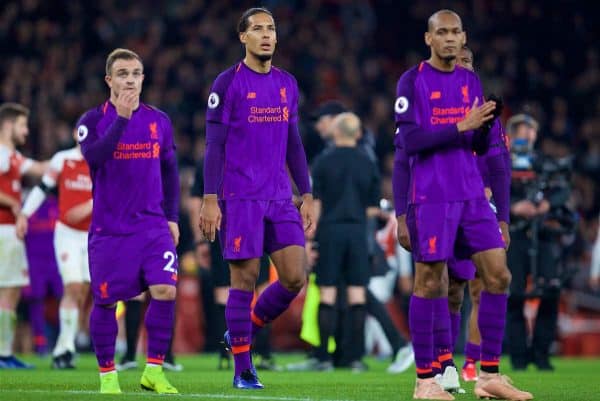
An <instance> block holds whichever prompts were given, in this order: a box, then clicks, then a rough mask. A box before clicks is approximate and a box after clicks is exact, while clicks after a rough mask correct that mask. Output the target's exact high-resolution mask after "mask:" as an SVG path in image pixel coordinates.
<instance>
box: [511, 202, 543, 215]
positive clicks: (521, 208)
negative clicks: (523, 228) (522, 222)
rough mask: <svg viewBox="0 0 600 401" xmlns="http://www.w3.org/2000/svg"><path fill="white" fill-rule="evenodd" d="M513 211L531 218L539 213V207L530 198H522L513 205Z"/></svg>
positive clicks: (515, 213)
mask: <svg viewBox="0 0 600 401" xmlns="http://www.w3.org/2000/svg"><path fill="white" fill-rule="evenodd" d="M511 210H512V213H513V214H514V215H516V216H520V217H524V218H526V219H530V218H532V217H533V216H535V215H536V213H537V208H536V207H535V205H534V204H533V202H531V201H529V200H522V201H518V202H516V203H515V204H514V205H512V206H511Z"/></svg>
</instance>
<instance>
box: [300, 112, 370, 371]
mask: <svg viewBox="0 0 600 401" xmlns="http://www.w3.org/2000/svg"><path fill="white" fill-rule="evenodd" d="M332 125H333V141H334V144H335V146H334V147H331V148H328V149H326V150H324V151H323V153H321V154H320V155H319V156H318V157H317V158H316V160H315V162H314V164H313V170H312V178H313V191H314V196H315V198H316V199H317V210H318V211H319V213H318V215H319V216H320V218H319V224H318V226H317V227H318V228H317V234H316V240H317V242H318V244H319V260H318V262H317V265H316V267H315V273H316V283H317V285H318V286H319V289H320V295H321V303H320V304H319V329H320V335H321V345H320V346H319V348H318V349H317V352H316V357H317V359H318V360H319V363H318V364H317V366H316V367H315V368H316V369H317V370H332V369H333V363H332V360H331V355H330V354H329V353H328V352H327V344H328V339H329V337H330V336H331V335H333V331H334V329H335V327H336V322H335V319H336V316H337V313H336V312H335V309H334V308H335V303H336V298H337V288H338V285H339V284H340V283H344V284H345V285H346V286H347V299H348V306H349V311H350V321H351V325H352V331H351V332H352V340H351V344H352V350H351V352H350V355H351V357H350V359H351V368H352V369H354V370H356V371H361V370H363V369H364V367H363V364H362V362H361V358H362V356H363V353H364V325H365V314H366V310H365V309H366V308H365V302H366V290H365V288H366V285H367V282H368V280H369V261H368V253H367V237H366V230H367V225H366V222H367V215H368V214H375V213H377V210H378V209H377V205H378V204H379V195H380V184H379V183H380V179H379V171H378V169H377V166H376V165H375V163H373V162H372V161H371V160H370V159H369V158H368V157H367V156H366V155H365V153H364V152H362V151H360V150H359V149H358V148H357V147H356V144H357V141H358V139H359V138H360V136H361V124H360V120H359V118H358V117H357V116H356V115H355V114H354V113H341V114H339V115H338V116H336V117H335V119H334V120H333V123H332Z"/></svg>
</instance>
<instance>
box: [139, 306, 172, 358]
mask: <svg viewBox="0 0 600 401" xmlns="http://www.w3.org/2000/svg"><path fill="white" fill-rule="evenodd" d="M174 321H175V301H173V300H171V301H160V300H158V299H151V300H150V304H149V305H148V309H147V310H146V318H145V323H146V332H147V333H148V359H147V362H148V363H152V364H155V365H162V364H163V361H164V359H165V355H166V353H167V350H168V349H169V342H170V341H171V336H172V335H173V323H174Z"/></svg>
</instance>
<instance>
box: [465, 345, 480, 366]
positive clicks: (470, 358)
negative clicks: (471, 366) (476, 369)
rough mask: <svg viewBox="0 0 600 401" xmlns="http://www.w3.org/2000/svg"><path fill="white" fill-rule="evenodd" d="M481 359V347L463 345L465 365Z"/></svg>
mask: <svg viewBox="0 0 600 401" xmlns="http://www.w3.org/2000/svg"><path fill="white" fill-rule="evenodd" d="M479 359H481V346H479V344H473V343H472V342H468V343H466V344H465V363H475V362H477V361H478V360H479Z"/></svg>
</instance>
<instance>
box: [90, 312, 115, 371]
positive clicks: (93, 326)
mask: <svg viewBox="0 0 600 401" xmlns="http://www.w3.org/2000/svg"><path fill="white" fill-rule="evenodd" d="M117 331H118V327H117V318H116V316H115V308H106V307H103V306H100V305H96V304H94V306H93V307H92V313H91V314H90V336H91V337H92V343H93V344H94V351H95V352H96V359H97V360H98V366H99V368H100V372H101V373H104V372H110V371H113V370H115V341H116V339H117Z"/></svg>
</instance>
